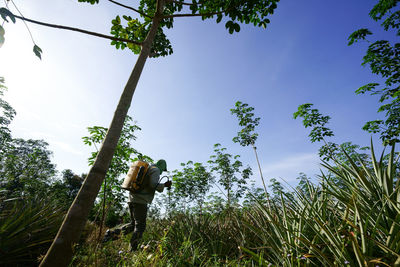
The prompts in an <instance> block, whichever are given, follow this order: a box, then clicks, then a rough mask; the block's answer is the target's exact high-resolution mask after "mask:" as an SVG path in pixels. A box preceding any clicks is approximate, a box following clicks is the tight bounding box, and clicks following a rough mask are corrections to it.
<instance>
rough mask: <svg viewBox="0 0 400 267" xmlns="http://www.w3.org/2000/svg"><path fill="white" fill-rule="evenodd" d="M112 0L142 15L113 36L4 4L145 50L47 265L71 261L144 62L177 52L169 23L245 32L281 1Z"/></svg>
mask: <svg viewBox="0 0 400 267" xmlns="http://www.w3.org/2000/svg"><path fill="white" fill-rule="evenodd" d="M78 1H79V2H88V3H91V4H96V3H98V2H99V0H78ZM108 1H109V2H111V3H114V4H116V5H119V6H121V7H123V8H125V9H127V10H129V11H130V12H135V13H136V14H137V15H138V18H132V17H131V16H123V19H124V20H125V21H126V22H127V25H126V26H123V25H122V23H121V18H120V16H117V17H116V18H115V19H114V20H113V21H112V24H113V25H112V27H111V34H112V35H113V36H111V37H110V36H106V35H104V34H98V33H93V32H89V31H86V30H82V29H77V28H72V27H67V26H61V25H55V24H50V23H44V22H39V21H35V20H32V19H28V18H26V17H24V16H22V15H21V16H17V15H14V14H10V12H9V10H8V11H5V10H4V9H1V10H0V15H1V16H2V17H3V18H7V17H10V18H14V19H15V18H18V19H22V20H25V21H29V22H32V23H37V24H40V25H44V26H48V27H53V28H58V29H66V30H73V31H77V32H81V33H86V34H91V35H94V36H98V37H102V38H108V39H111V40H112V45H115V46H116V48H121V49H124V48H126V47H128V48H129V49H131V50H132V51H133V52H134V53H136V54H139V57H138V59H137V62H136V64H135V66H134V68H133V71H132V73H131V75H130V77H129V79H128V82H127V84H126V86H125V88H124V90H123V92H122V95H121V98H120V101H119V103H118V105H117V108H116V110H115V113H114V117H113V119H112V121H111V124H110V126H109V128H108V132H107V134H106V136H105V138H104V140H103V143H102V146H101V148H100V150H99V153H98V155H97V157H96V160H95V162H94V164H93V166H92V167H91V169H90V171H89V173H88V176H87V177H86V179H85V182H84V183H83V185H82V188H81V190H80V191H79V193H78V195H77V197H76V198H75V200H74V202H73V203H72V205H71V208H70V209H69V211H68V214H67V215H66V217H65V219H64V222H63V224H62V226H61V228H60V230H59V232H58V234H57V236H56V238H55V239H54V242H53V244H52V246H51V247H50V249H49V251H48V253H47V254H46V256H45V257H44V259H43V261H42V263H41V266H66V265H68V263H69V262H70V259H71V257H72V247H73V244H74V243H76V242H77V241H78V239H79V236H80V233H81V231H82V229H83V227H84V225H85V222H86V220H87V216H88V214H89V211H90V209H91V207H92V206H93V203H94V201H95V199H96V196H97V194H98V192H99V190H100V186H101V184H102V182H103V179H104V177H105V175H106V173H107V170H108V167H109V165H110V162H111V159H112V157H113V154H114V151H115V148H116V147H117V144H118V140H119V137H120V134H121V130H122V127H123V124H124V121H125V117H126V115H127V113H128V109H129V107H130V104H131V101H132V98H133V94H134V92H135V89H136V86H137V83H138V81H139V77H140V75H141V73H142V70H143V67H144V64H145V62H146V60H147V58H148V57H159V56H166V55H169V54H171V53H172V46H171V44H170V41H169V40H168V39H167V37H166V35H165V34H164V32H163V28H172V27H173V22H174V19H175V18H179V17H200V18H201V19H202V20H205V19H211V18H216V22H217V23H219V22H221V21H222V19H223V18H226V23H225V27H226V28H227V29H228V30H229V33H233V32H239V31H240V25H239V23H246V24H249V23H251V24H254V26H259V27H264V28H265V27H266V26H267V24H268V23H269V22H270V20H269V19H268V17H269V15H271V14H273V13H274V10H275V9H276V7H277V3H278V2H279V0H199V1H196V0H192V1H191V2H184V1H183V0H141V1H140V2H139V6H138V7H137V8H133V7H130V6H126V5H123V4H121V3H118V2H117V1H114V0H108ZM185 12H186V13H185Z"/></svg>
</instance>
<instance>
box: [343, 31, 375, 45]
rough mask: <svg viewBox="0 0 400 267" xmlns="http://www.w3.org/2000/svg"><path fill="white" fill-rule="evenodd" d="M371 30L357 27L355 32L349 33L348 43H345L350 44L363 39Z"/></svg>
mask: <svg viewBox="0 0 400 267" xmlns="http://www.w3.org/2000/svg"><path fill="white" fill-rule="evenodd" d="M371 34H372V32H371V31H370V30H368V29H359V30H357V31H355V32H353V33H352V34H350V36H349V38H348V39H347V40H349V43H348V44H347V45H352V44H354V43H355V42H357V41H359V40H361V39H362V40H365V37H367V35H371Z"/></svg>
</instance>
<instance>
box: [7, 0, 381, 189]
mask: <svg viewBox="0 0 400 267" xmlns="http://www.w3.org/2000/svg"><path fill="white" fill-rule="evenodd" d="M121 2H122V3H125V4H130V3H131V1H126V0H125V1H122V0H121ZM375 2H376V1H372V0H335V1H333V0H327V1H320V0H296V1H294V0H291V1H290V0H288V1H281V3H280V4H279V5H278V8H277V10H276V13H275V14H274V15H273V16H272V17H271V24H270V25H268V27H267V29H266V30H264V29H262V28H255V27H253V26H250V25H242V27H241V31H240V33H235V34H233V35H230V34H229V33H228V32H227V30H226V29H225V28H224V24H223V23H220V24H216V23H215V21H211V20H209V21H201V20H200V19H197V18H182V19H180V20H176V22H175V24H174V28H173V29H171V30H167V31H166V34H167V36H168V37H169V38H170V40H171V42H172V45H173V48H174V54H173V55H171V56H168V57H165V58H158V59H149V60H148V61H147V63H146V66H145V69H144V71H143V74H142V77H141V79H140V81H139V84H138V87H137V90H136V93H135V95H134V99H133V102H132V106H131V108H130V111H129V115H130V116H132V117H133V118H134V119H135V120H137V121H138V124H139V126H140V127H141V128H142V131H141V132H140V133H138V139H137V141H136V143H135V144H134V146H135V147H136V148H137V149H138V150H140V151H142V152H143V153H145V154H147V155H150V156H151V157H153V158H154V159H158V158H164V159H166V160H167V163H168V168H169V170H172V169H176V168H179V163H181V162H186V161H188V160H193V161H197V162H206V161H207V160H208V159H209V156H210V155H211V154H212V151H213V145H214V144H215V143H221V144H222V145H223V146H225V147H227V148H228V152H230V153H232V154H239V155H241V159H242V161H243V162H244V164H249V165H250V166H252V167H253V169H254V171H255V174H256V163H255V158H254V155H253V152H252V151H251V149H250V148H243V147H240V146H239V145H238V144H234V143H233V142H232V141H231V140H232V138H233V137H234V136H235V134H236V132H237V130H238V126H237V121H236V119H235V118H234V117H233V116H232V115H231V114H230V111H229V109H231V108H232V107H233V106H234V103H235V102H236V101H238V100H240V101H242V102H245V103H248V104H249V105H250V106H253V107H254V108H255V113H256V115H257V116H259V117H261V123H260V125H259V127H258V129H257V132H258V133H259V139H258V141H257V147H258V152H259V156H260V161H261V165H262V169H263V172H264V176H266V177H267V178H282V179H285V180H286V181H288V182H289V183H293V181H294V180H295V178H296V177H297V175H298V173H299V172H305V173H307V174H308V175H310V176H313V175H314V174H318V173H319V160H318V156H317V152H318V148H319V146H320V144H311V143H310V142H309V139H308V137H307V135H308V133H309V130H308V129H304V128H303V126H302V124H301V121H300V120H294V119H293V117H292V114H293V112H295V111H296V110H297V107H298V106H299V105H300V104H303V103H313V104H314V105H315V107H316V108H318V109H320V111H321V112H322V113H323V114H325V115H330V116H331V117H332V120H331V124H330V127H331V128H332V129H333V130H334V132H335V134H336V136H335V137H334V138H332V139H331V141H335V142H344V141H350V140H351V141H353V142H354V143H357V144H360V145H362V146H364V145H368V144H369V139H370V135H369V134H368V133H366V132H364V131H362V130H361V127H362V125H363V124H364V123H365V122H366V121H367V120H371V119H375V118H378V115H377V114H376V110H377V107H378V103H377V98H376V97H371V96H357V95H355V94H354V91H355V90H356V89H357V88H358V87H360V86H362V85H364V84H366V83H368V82H372V81H377V77H375V76H373V75H372V74H371V73H370V71H369V69H368V68H366V67H362V66H361V61H362V57H363V55H364V53H365V50H366V47H367V44H366V43H360V44H356V45H353V46H351V47H349V46H347V38H348V36H349V35H350V34H351V33H352V32H353V31H354V30H356V29H359V28H361V27H368V28H370V29H372V30H375V31H377V32H378V34H379V35H378V36H379V37H384V36H385V33H381V32H380V29H379V27H377V26H378V25H377V24H376V23H375V22H373V21H372V20H371V19H370V18H369V17H368V12H369V10H370V9H371V8H372V6H373V5H374V4H375ZM15 3H16V4H17V6H18V7H19V8H20V10H21V11H22V13H23V14H24V15H25V16H26V17H28V18H32V19H37V20H40V21H47V22H51V23H55V24H62V25H69V26H75V27H80V28H85V29H88V30H92V31H98V32H102V33H106V34H107V33H108V32H109V28H110V25H111V20H112V19H113V18H115V16H116V15H117V14H121V15H122V14H125V15H131V14H130V13H129V10H124V9H122V8H120V7H116V6H114V5H112V4H110V3H108V2H107V1H100V4H99V5H95V6H91V5H88V4H82V3H77V1H75V0H57V1H45V0H35V1H28V2H26V1H21V0H15ZM4 28H5V29H6V35H5V37H6V42H5V44H4V45H3V47H2V48H1V49H0V62H1V63H0V75H1V76H4V77H5V79H6V84H7V86H8V88H9V91H8V93H7V94H6V99H7V100H8V101H9V102H10V104H11V105H12V106H13V107H14V108H15V109H16V111H17V117H16V118H15V120H14V122H13V124H12V130H13V135H14V136H15V137H23V138H36V139H44V140H46V141H48V142H49V144H50V149H51V150H52V151H53V152H54V157H53V159H54V162H55V163H56V164H57V166H58V169H59V170H63V169H66V168H69V169H72V170H73V171H74V172H76V173H84V172H87V171H88V170H89V168H88V166H87V158H88V156H89V153H90V151H91V148H88V147H86V146H85V145H84V144H83V142H82V140H81V137H82V136H86V135H87V130H86V127H88V126H94V125H101V126H105V127H107V126H108V125H109V123H110V121H111V117H112V115H113V112H114V109H115V107H116V104H117V101H118V98H119V96H120V93H121V91H122V88H123V86H124V85H125V83H126V81H127V79H128V76H129V74H130V72H131V70H132V68H133V65H134V63H135V61H136V58H137V56H135V55H134V54H133V53H131V52H130V51H128V50H124V51H121V50H116V49H115V48H114V47H112V46H110V44H109V41H108V40H104V39H99V38H96V37H92V36H85V35H83V34H79V33H74V32H68V31H62V30H55V29H49V28H45V27H41V26H36V25H32V24H29V28H30V30H31V31H32V33H33V36H34V38H35V41H36V42H37V44H38V45H39V46H40V47H41V48H42V49H43V60H42V61H40V60H38V59H37V58H36V57H35V56H34V54H33V53H32V46H33V45H32V43H31V41H30V38H29V34H28V32H27V30H26V28H25V26H24V24H23V23H22V22H21V21H18V22H17V24H15V25H11V24H5V25H4ZM374 140H375V141H376V142H378V138H377V137H374ZM254 179H256V180H257V184H258V185H260V186H261V183H260V182H259V180H258V178H257V176H255V177H254Z"/></svg>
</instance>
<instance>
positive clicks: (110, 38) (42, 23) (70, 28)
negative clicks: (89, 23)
mask: <svg viewBox="0 0 400 267" xmlns="http://www.w3.org/2000/svg"><path fill="white" fill-rule="evenodd" d="M14 16H15V15H14ZM15 17H16V18H18V19H20V20H23V21H28V22H31V23H34V24H39V25H42V26H47V27H50V28H56V29H63V30H69V31H75V32H80V33H84V34H88V35H93V36H96V37H100V38H104V39H109V40H113V41H120V42H127V43H132V44H136V45H140V46H141V45H142V43H141V42H136V41H132V40H129V39H124V38H117V37H113V36H110V35H105V34H101V33H97V32H91V31H87V30H82V29H79V28H74V27H69V26H63V25H56V24H50V23H46V22H41V21H37V20H33V19H28V18H25V17H20V16H15Z"/></svg>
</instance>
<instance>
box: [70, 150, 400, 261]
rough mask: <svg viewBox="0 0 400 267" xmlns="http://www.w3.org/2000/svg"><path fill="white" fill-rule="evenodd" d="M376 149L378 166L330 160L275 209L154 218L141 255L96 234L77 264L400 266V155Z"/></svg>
mask: <svg viewBox="0 0 400 267" xmlns="http://www.w3.org/2000/svg"><path fill="white" fill-rule="evenodd" d="M371 147H372V149H371V150H372V155H371V163H372V164H370V165H368V166H371V167H367V165H366V164H365V163H364V162H361V161H358V162H355V161H354V160H352V159H351V158H350V157H348V158H347V160H346V161H345V162H335V164H333V165H330V164H328V163H326V162H324V163H323V166H324V167H325V169H326V170H327V172H326V173H322V174H321V177H320V178H321V182H320V183H319V185H314V184H311V183H308V184H307V186H306V187H305V188H303V189H299V188H297V189H294V191H293V192H291V193H290V194H282V195H281V196H280V200H276V201H275V202H273V203H272V205H271V206H270V207H269V206H268V207H267V206H266V205H265V204H262V203H261V202H260V203H258V204H256V205H255V206H252V207H247V208H246V209H243V208H239V207H236V208H230V209H227V210H224V211H223V212H221V213H214V214H211V213H203V214H191V213H174V214H172V215H170V216H169V217H168V218H163V219H152V220H149V222H148V227H147V230H146V232H145V235H144V238H143V244H142V248H141V249H140V250H139V251H138V252H135V253H129V252H127V249H128V243H129V242H128V240H129V236H123V237H121V239H119V240H117V241H113V242H109V243H107V244H104V245H103V244H98V243H96V242H94V239H93V240H92V241H90V239H88V241H87V242H86V243H85V245H84V246H81V247H79V248H78V249H77V253H76V256H75V258H74V262H73V266H366V267H367V266H400V186H399V183H400V182H399V177H398V174H399V170H398V169H396V166H397V163H398V158H397V159H396V158H395V153H394V147H393V148H392V150H391V151H390V153H389V154H388V157H386V158H387V159H386V158H385V157H384V155H383V154H382V155H381V157H380V159H379V160H377V159H376V157H375V155H374V151H373V146H372V145H371ZM338 180H340V183H336V182H334V181H338Z"/></svg>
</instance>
